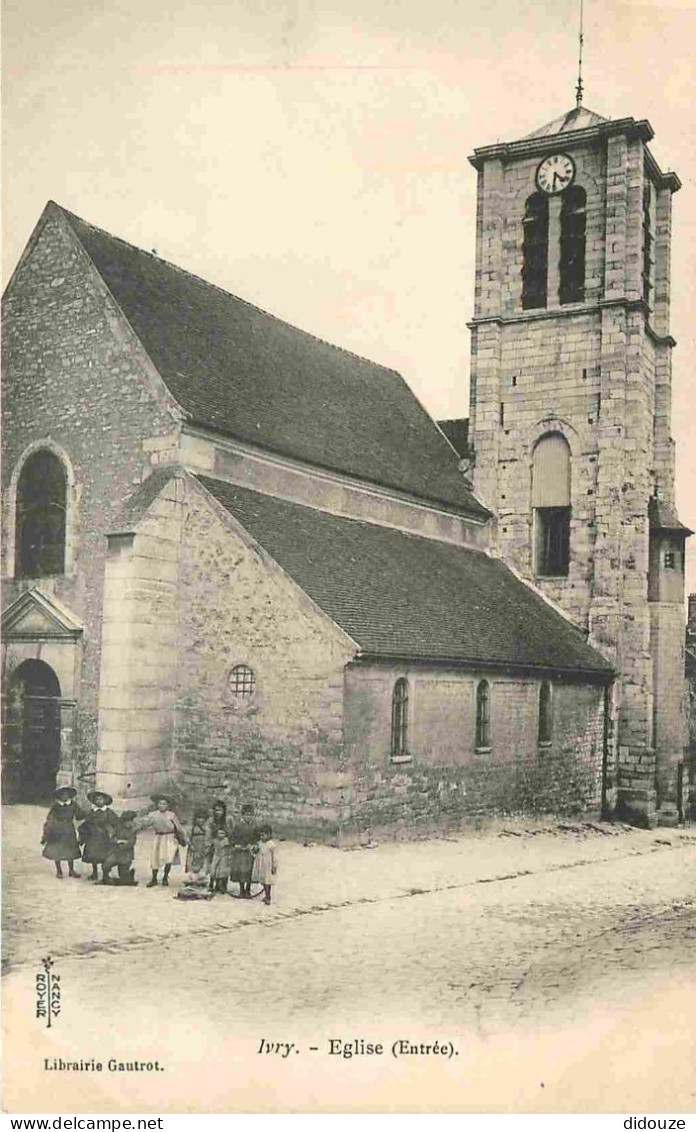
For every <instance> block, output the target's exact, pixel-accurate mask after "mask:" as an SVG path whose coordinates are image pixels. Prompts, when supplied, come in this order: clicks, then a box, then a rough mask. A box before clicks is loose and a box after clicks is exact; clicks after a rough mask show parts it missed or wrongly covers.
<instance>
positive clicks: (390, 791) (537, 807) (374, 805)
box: [345, 664, 604, 833]
mask: <svg viewBox="0 0 696 1132" xmlns="http://www.w3.org/2000/svg"><path fill="white" fill-rule="evenodd" d="M400 677H406V679H407V680H408V690H409V708H408V710H409V715H408V720H409V723H408V727H409V739H408V751H409V754H410V755H411V756H412V758H411V761H410V762H394V761H393V760H392V758H391V712H392V693H393V689H394V684H395V682H396V680H397V679H399V678H400ZM483 678H485V679H487V680H488V682H489V684H490V693H491V745H490V750H488V751H483V750H477V749H476V689H477V686H478V684H479V681H480V680H481V679H483ZM540 685H541V681H540V680H539V679H535V678H533V677H525V676H520V677H515V676H506V675H501V674H499V673H495V672H484V671H482V672H477V673H472V672H464V671H461V670H447V669H439V670H438V669H428V668H425V667H422V666H410V667H397V666H395V665H394V666H392V665H384V666H376V665H372V666H367V665H362V664H353V665H350V666H349V667H348V669H347V670H346V730H345V735H346V752H347V755H348V759H349V765H350V769H351V772H352V774H353V775H354V777H355V793H354V805H353V811H352V815H351V829H352V830H353V831H355V832H358V833H359V832H360V831H363V832H364V831H371V830H375V829H380V828H389V829H391V828H396V829H397V830H401V831H403V832H405V833H408V832H418V831H427V830H428V829H435V828H441V827H442V826H443V825H445V826H446V825H451V826H455V827H456V826H457V825H458V824H459V823H460V822H461V821H462V820H465V819H468V818H472V817H479V816H506V815H510V814H515V813H524V814H545V813H555V814H578V813H582V812H588V811H589V812H594V813H596V812H598V811H599V810H600V807H601V802H602V763H603V747H604V742H603V741H604V689H603V688H602V687H599V686H595V685H586V684H582V683H579V682H577V683H575V682H574V683H566V684H564V683H555V684H553V686H552V712H553V720H554V725H553V736H552V741H551V743H550V745H547V746H544V747H540V746H539V743H538V726H539V716H538V710H539V690H540Z"/></svg>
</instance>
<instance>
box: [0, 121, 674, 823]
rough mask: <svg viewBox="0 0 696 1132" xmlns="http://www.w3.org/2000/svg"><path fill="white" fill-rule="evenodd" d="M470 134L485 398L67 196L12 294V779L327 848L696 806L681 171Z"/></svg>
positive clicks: (6, 482)
mask: <svg viewBox="0 0 696 1132" xmlns="http://www.w3.org/2000/svg"><path fill="white" fill-rule="evenodd" d="M651 138H652V130H651V127H650V125H649V123H648V122H647V121H636V120H634V119H633V118H626V119H621V120H618V121H608V120H606V119H604V118H601V117H600V116H599V115H597V114H594V113H592V112H590V111H589V110H586V109H584V108H583V107H578V108H576V109H575V110H573V111H571V112H570V113H568V114H566V115H563V116H562V117H561V118H559V119H557V120H556V121H554V122H551V123H550V124H549V125H547V126H545V127H543V128H542V129H540V130H537V131H536V132H534V133H533V134H530V135H529V136H528V137H525V138H523V139H521V140H520V141H516V142H512V143H509V144H497V145H492V146H486V147H483V148H481V149H477V150H476V151H475V153H474V155H473V156H472V157H471V158H470V160H471V163H472V165H473V166H474V168H475V169H476V170H477V173H478V206H477V215H476V236H477V253H476V297H475V309H474V312H473V318H472V320H471V322H470V324H469V325H470V328H471V333H472V356H471V408H470V417H469V419H468V421H446V422H441V423H440V425H438V424H437V423H436V422H434V421H433V420H432V419H431V418H430V417H429V416H428V414H427V413H426V412H425V410H424V409H423V408H422V406H421V405H420V404H419V402H418V401H417V399H416V398H415V397H414V395H413V394H412V393H411V392H410V390H409V388H408V386H407V385H406V383H405V382H404V381H403V379H402V378H401V377H400V376H399V374H397V373H395V372H394V371H392V370H389V369H386V368H384V367H382V366H379V365H376V364H374V363H372V362H369V361H366V360H365V359H363V358H360V357H357V356H355V355H354V354H351V353H349V352H347V351H346V350H343V349H340V348H338V347H336V346H332V345H330V344H328V343H326V342H324V341H322V340H320V339H318V338H316V337H314V336H312V335H311V334H308V333H306V332H304V331H301V330H298V329H296V328H295V327H293V326H290V325H288V324H287V323H285V322H282V321H281V320H279V319H277V318H275V317H273V316H272V315H270V314H267V313H265V312H264V311H262V310H260V309H258V308H257V307H255V306H252V305H251V304H249V303H247V302H244V301H243V300H242V299H239V298H237V297H235V296H234V295H231V294H228V293H226V292H224V291H222V290H221V289H220V288H218V287H215V286H213V285H211V284H209V283H206V282H205V281H203V280H202V279H199V278H197V277H196V276H193V275H191V274H189V273H187V272H185V271H183V270H181V269H179V268H177V267H175V266H173V265H172V264H169V263H167V262H164V261H163V260H161V259H159V258H158V257H157V256H156V255H154V254H149V253H147V252H145V251H142V250H140V249H138V248H135V247H132V246H131V245H129V244H127V243H125V242H124V241H122V240H120V239H118V238H116V237H114V236H111V235H109V234H107V233H106V232H104V231H101V230H100V229H98V228H96V227H94V226H92V225H91V224H89V223H87V222H86V221H84V220H81V219H79V218H78V217H76V216H74V215H72V214H71V213H69V212H68V211H66V210H65V209H63V208H61V207H59V206H58V205H56V204H54V203H49V204H48V205H47V206H46V208H45V210H44V212H43V214H42V216H41V218H40V219H39V221H38V224H37V226H36V229H35V230H34V233H33V234H32V236H31V239H30V241H29V243H28V245H27V248H26V249H25V251H24V253H23V256H22V258H21V260H20V262H19V264H18V266H17V269H16V271H15V273H14V275H13V277H12V279H11V281H10V284H9V286H8V288H7V292H6V295H5V304H4V328H5V329H4V338H3V342H4V351H5V357H4V429H3V445H4V447H3V454H4V458H3V503H4V506H3V540H2V546H3V561H2V574H3V598H4V612H3V681H4V685H3V690H4V694H3V712H4V729H3V734H4V747H3V783H4V790H5V798H6V800H10V801H12V800H21V801H39V800H43V799H45V798H46V797H47V796H48V795H50V792H51V790H52V789H53V788H54V787H55V785H56V782H59V783H68V782H69V783H75V784H76V785H77V786H78V787H79V788H80V789H81V790H87V789H89V788H90V787H92V786H94V784H95V783H96V784H97V785H98V786H99V787H100V788H103V789H105V790H107V791H109V792H110V793H111V794H112V795H113V796H114V799H115V802H116V804H117V805H126V804H128V806H129V807H131V806H138V805H140V804H143V803H144V802H145V801H146V800H147V799H148V797H149V795H150V793H151V792H152V790H153V789H155V788H167V789H169V790H172V791H174V792H176V795H177V797H178V798H179V800H180V803H181V806H182V809H186V808H187V807H188V806H191V805H192V804H193V803H194V802H198V801H209V800H210V799H211V798H212V797H213V796H214V795H215V794H216V793H217V792H219V791H221V790H226V791H228V792H229V793H230V794H231V796H232V797H233V798H235V799H236V800H238V801H244V800H247V799H254V800H255V801H256V803H257V806H258V808H259V810H261V811H263V813H264V814H266V815H268V817H269V818H270V819H271V820H272V822H273V824H274V826H275V827H276V828H277V829H278V831H279V832H281V833H283V832H284V833H290V834H296V835H297V834H303V835H305V836H313V837H322V838H326V839H333V840H342V839H351V838H360V837H366V836H369V835H370V833H371V832H373V831H376V830H384V831H392V832H397V833H399V832H405V833H408V832H412V831H415V832H417V831H422V832H425V831H428V830H430V829H442V828H447V827H456V826H458V825H459V824H461V823H462V822H465V821H467V820H471V819H474V818H478V817H482V816H490V815H505V814H511V813H526V814H530V813H538V814H544V813H554V814H582V813H599V812H603V813H605V814H610V813H614V812H618V813H620V814H623V815H625V816H627V817H629V818H632V819H634V820H637V821H640V822H643V823H649V824H653V823H654V822H656V821H658V822H662V823H665V824H670V823H673V822H675V821H677V820H678V818H679V815H680V812H681V811H682V810H683V808H684V805H685V790H686V780H685V777H684V771H683V767H684V748H685V742H686V727H685V695H684V678H683V677H684V612H683V589H684V582H683V579H684V541H685V538H686V537H687V536H688V535H689V533H690V532H689V531H688V530H687V529H686V528H685V527H684V526H683V525H682V524H681V523H680V521H679V519H678V517H677V515H676V511H675V506H674V462H673V442H672V440H671V438H670V431H669V420H670V355H671V349H672V347H673V346H674V340H673V339H672V338H671V336H670V333H669V255H670V223H671V221H670V215H671V197H672V193H673V192H675V191H676V190H677V189H678V188H679V180H678V178H677V176H676V174H674V173H663V172H662V171H661V170H660V168H659V167H658V165H657V163H656V162H655V160H654V158H653V156H652V154H651V153H650V150H649V149H648V142H649V141H650V140H651Z"/></svg>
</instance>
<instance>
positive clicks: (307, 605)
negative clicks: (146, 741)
mask: <svg viewBox="0 0 696 1132" xmlns="http://www.w3.org/2000/svg"><path fill="white" fill-rule="evenodd" d="M186 493H187V494H186V515H185V520H184V523H183V529H182V543H181V560H180V561H181V566H180V576H179V626H180V630H179V631H180V642H181V644H180V654H179V672H178V694H177V713H176V733H175V740H174V762H173V765H172V778H173V781H174V783H175V785H176V786H177V787H178V788H179V789H180V790H181V793H182V795H183V796H184V797H186V798H187V799H188V800H189V801H191V802H192V801H194V800H197V799H200V800H201V801H205V802H206V803H209V802H210V799H211V797H212V796H214V795H215V794H216V793H224V792H225V790H227V791H228V793H229V794H230V796H231V798H232V800H233V802H234V803H235V804H237V805H239V804H241V803H242V802H244V801H254V802H255V803H256V807H257V812H258V814H259V815H263V816H264V817H267V818H268V819H269V820H270V821H271V822H272V823H273V826H274V828H277V831H278V832H279V833H282V832H287V831H292V832H293V833H294V834H295V835H298V834H302V833H303V832H307V833H309V834H311V835H312V836H321V837H325V838H335V837H336V836H337V830H338V827H339V825H340V824H341V822H342V821H343V820H344V818H345V816H346V813H347V812H348V806H349V800H350V779H349V777H348V775H347V774H346V768H345V763H344V758H343V668H344V665H345V664H346V663H347V661H348V660H349V659H351V657H352V656H353V655H354V653H355V651H356V650H355V647H354V646H353V645H352V644H351V642H350V641H349V639H348V638H347V637H345V635H344V634H343V633H342V632H341V631H340V630H338V629H337V628H336V627H335V626H334V625H333V624H332V622H330V621H329V619H328V618H327V617H325V615H324V614H322V613H320V612H319V611H318V610H317V608H316V607H315V606H314V605H313V603H312V602H311V601H310V600H309V599H308V598H307V597H306V596H305V595H303V594H302V592H301V591H300V590H298V589H297V587H296V586H295V585H294V584H293V583H292V582H290V580H289V579H288V578H287V577H286V576H285V575H284V574H283V573H282V572H281V571H280V570H279V568H278V567H277V566H276V565H275V564H274V563H272V562H271V561H270V560H269V559H268V558H267V557H266V556H265V555H263V554H262V553H261V552H260V551H258V550H257V549H255V547H254V546H253V545H252V544H250V541H249V540H248V538H246V537H243V536H242V535H241V534H240V533H237V531H236V530H235V529H234V523H233V521H232V520H231V519H230V518H229V516H227V515H226V513H224V512H222V510H221V509H220V508H219V505H218V504H217V503H216V502H215V501H214V500H212V499H208V498H207V497H204V496H203V495H202V493H201V490H200V489H199V488H197V487H195V486H193V485H191V484H190V483H189V484H187V488H186ZM236 665H248V666H249V667H250V668H251V669H252V670H253V672H254V675H255V679H256V690H255V694H254V696H253V697H252V698H251V699H249V700H244V699H235V697H234V696H233V695H232V694H231V692H230V686H229V678H230V673H231V670H232V669H233V668H234V667H235V666H236ZM225 784H227V786H225Z"/></svg>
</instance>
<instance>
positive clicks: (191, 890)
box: [41, 786, 277, 904]
mask: <svg viewBox="0 0 696 1132" xmlns="http://www.w3.org/2000/svg"><path fill="white" fill-rule="evenodd" d="M54 797H55V802H54V803H53V805H52V806H51V808H50V810H49V811H48V815H47V817H46V821H45V823H44V828H43V836H42V838H41V844H42V845H43V846H44V849H43V856H44V857H47V858H48V859H49V860H51V861H53V862H54V863H55V868H56V877H57V878H58V879H62V877H63V870H62V862H63V861H65V862H66V864H67V866H68V876H70V877H77V876H79V873H77V872H75V861H77V860H79V859H80V858H82V860H83V861H84V862H85V863H86V864H91V866H92V874H91V876H90V880H93V881H97V882H98V881H99V866H100V865H101V870H102V875H101V884H119V885H129V886H133V885H137V883H138V882H137V880H136V879H135V870H134V868H133V858H134V855H135V841H136V837H137V835H138V832H139V831H140V830H142V829H147V828H150V829H152V831H153V835H154V836H153V839H152V847H151V849H150V871H151V878H150V880H149V881H148V883H147V887H148V888H154V887H156V885H157V884H158V883H159V880H158V877H159V870H160V868H161V869H162V882H161V883H162V885H163V886H165V887H166V886H167V885H168V884H169V873H170V870H171V867H172V865H173V864H174V863H175V862H176V861H177V859H178V860H179V861H180V862H182V863H184V869H185V873H186V874H187V881H188V883H187V885H186V892H185V893H184V891H183V890H182V892H181V893H179V895H187V896H188V897H189V898H195V897H198V898H200V897H201V896H205V897H206V898H208V899H210V897H211V896H213V895H215V893H226V892H227V888H228V884H229V882H230V881H232V882H236V883H237V884H238V885H239V896H240V897H242V898H245V899H251V895H252V893H251V886H252V884H260V885H261V886H262V888H263V902H264V904H270V903H271V890H272V886H273V884H274V883H275V877H276V869H277V865H276V847H275V843H274V842H273V840H272V835H273V831H272V829H271V827H270V826H269V825H268V824H265V823H264V824H262V825H257V824H255V823H254V816H253V815H254V808H253V806H251V805H249V804H248V803H247V804H246V805H244V806H242V813H241V818H240V819H239V820H234V819H231V818H228V817H227V806H226V804H225V802H221V801H218V802H215V803H214V804H213V807H212V810H211V811H210V813H209V812H208V811H207V810H205V809H200V808H199V809H196V810H195V811H194V814H193V819H192V822H191V826H190V829H189V830H188V831H187V830H185V829H184V827H183V825H182V824H181V822H180V821H179V818H178V817H177V815H176V812H175V808H174V802H173V800H172V799H171V798H170V797H169V796H168V795H166V794H154V795H153V796H152V801H153V802H154V804H155V809H153V810H149V811H147V812H142V813H137V812H136V811H135V810H125V811H124V812H123V813H122V814H120V815H117V814H116V813H115V812H114V811H113V810H112V809H111V806H112V804H113V798H112V797H111V795H110V794H107V793H105V791H103V790H93V791H92V792H91V793H90V794H88V795H87V800H88V801H89V802H90V803H91V805H92V809H91V811H90V812H89V813H84V812H83V810H82V808H81V807H80V805H79V804H78V802H77V791H76V790H75V788H74V787H72V786H59V787H58V789H57V790H56V791H55V794H54ZM77 821H81V824H80V825H79V827H78V828H77V829H76V826H75V823H76V822H77ZM184 855H185V862H184ZM114 868H115V869H116V871H117V877H114V878H112V876H111V872H112V870H113V869H114ZM230 895H233V894H232V893H231V894H230Z"/></svg>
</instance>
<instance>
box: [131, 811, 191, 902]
mask: <svg viewBox="0 0 696 1132" xmlns="http://www.w3.org/2000/svg"><path fill="white" fill-rule="evenodd" d="M152 801H153V802H154V803H155V807H156V808H155V809H154V810H151V811H150V812H149V813H148V814H144V815H143V816H142V817H140V818H138V820H137V822H136V826H137V828H138V829H145V828H147V827H148V826H149V828H150V829H152V830H154V834H155V836H154V837H153V839H152V848H151V850H150V870H151V872H152V877H151V878H150V880H149V881H148V882H147V884H146V886H145V887H146V888H154V887H155V886H156V885H157V874H158V872H159V870H160V867H161V868H162V885H163V887H164V888H166V887H167V885H168V884H169V873H170V872H171V868H172V865H173V864H174V861H175V859H176V855H177V853H178V852H179V845H185V844H186V834H185V833H184V827H183V826H182V824H181V822H180V821H179V819H178V817H177V816H176V813H175V812H174V802H173V800H172V799H171V798H170V797H169V795H168V794H153V795H152Z"/></svg>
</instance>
